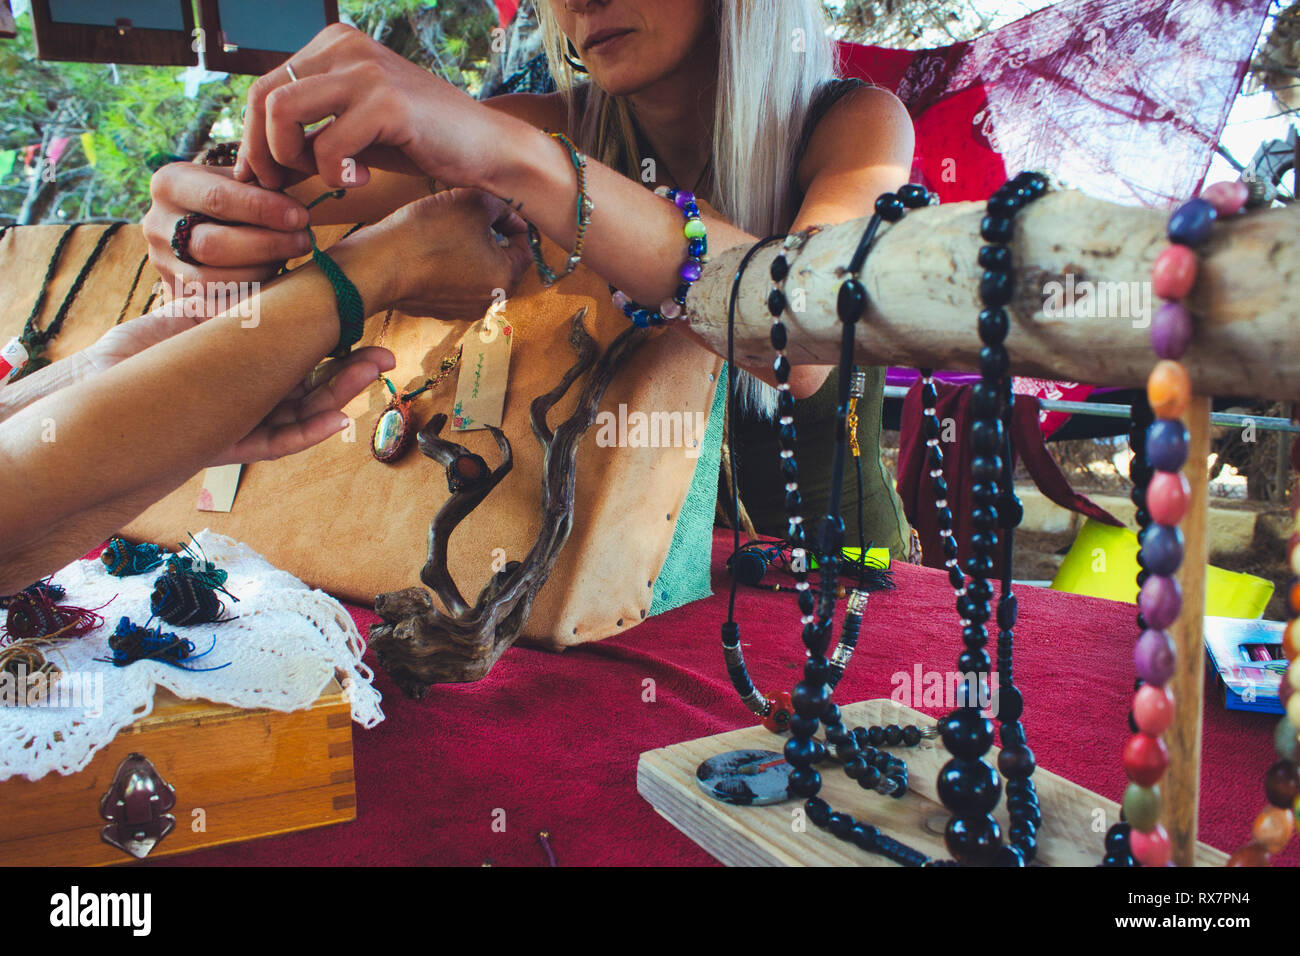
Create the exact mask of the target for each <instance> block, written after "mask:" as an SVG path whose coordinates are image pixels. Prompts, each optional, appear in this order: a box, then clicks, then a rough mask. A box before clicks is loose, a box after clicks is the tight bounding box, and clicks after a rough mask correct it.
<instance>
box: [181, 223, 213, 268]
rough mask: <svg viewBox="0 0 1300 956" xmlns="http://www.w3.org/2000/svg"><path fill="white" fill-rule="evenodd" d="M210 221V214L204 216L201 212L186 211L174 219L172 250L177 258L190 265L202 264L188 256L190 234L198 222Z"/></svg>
mask: <svg viewBox="0 0 1300 956" xmlns="http://www.w3.org/2000/svg"><path fill="white" fill-rule="evenodd" d="M212 221H213V220H212V217H211V216H205V215H203V213H201V212H190V213H186V214H185V215H184V216H181V218H180V219H177V220H176V228H174V229H173V230H172V252H174V253H176V258H177V259H179V260H181V262H185V263H188V264H189V265H192V266H197V265H202V263H200V262H198V261H197V260H195V259H194V258H193V257H191V256H190V236H191V235H192V234H193V232H194V227H195V226H197V225H198V224H199V223H202V222H212Z"/></svg>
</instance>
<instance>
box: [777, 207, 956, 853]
mask: <svg viewBox="0 0 1300 956" xmlns="http://www.w3.org/2000/svg"><path fill="white" fill-rule="evenodd" d="M928 204H929V195H928V194H927V193H926V192H925V190H924V189H922V188H921V187H920V186H915V185H912V184H909V185H907V186H904V187H903V188H902V189H900V190H899V193H898V195H894V194H892V193H886V194H885V195H883V196H881V197H880V198H879V199H877V200H876V206H875V208H876V212H875V215H873V216H872V218H871V221H870V222H869V223H868V225H867V228H866V230H865V231H864V233H863V235H862V239H861V241H860V242H859V244H858V249H857V251H856V252H855V254H854V257H853V260H852V262H851V263H850V266H849V269H848V272H849V277H848V278H847V279H846V280H845V282H844V283H843V285H841V287H840V292H839V296H838V299H837V302H836V313H837V315H838V316H839V319H840V323H841V329H842V335H841V340H840V380H839V394H838V404H837V409H836V418H837V426H838V427H837V432H836V444H835V454H834V462H835V464H834V465H833V466H832V471H831V490H830V496H829V498H830V500H829V503H828V507H827V514H826V516H825V517H824V518H823V519H822V522H821V525H820V527H819V529H818V534H817V540H816V542H815V550H816V552H817V558H818V561H819V570H820V572H821V578H822V588H821V594H820V600H819V601H817V602H815V603H814V599H813V597H812V594H811V592H810V591H809V590H808V589H807V588H803V589H800V593H799V610H800V614H801V617H800V621H801V623H802V625H803V633H802V638H803V643H804V646H805V648H806V649H807V651H808V659H807V661H806V662H805V664H804V679H803V680H802V681H800V682H799V683H798V684H796V685H795V688H794V692H793V693H792V694H791V703H792V705H793V708H794V712H795V713H794V716H793V717H791V718H790V734H791V736H790V739H789V740H788V741H787V742H786V745H785V758H786V761H787V762H788V763H789V764H790V765H791V766H792V767H793V768H794V769H793V771H792V772H791V774H790V778H789V784H788V793H789V794H790V795H791V796H794V797H801V798H804V800H805V804H804V807H805V810H806V812H807V814H808V818H809V819H810V820H812V821H813V823H814V824H816V825H817V826H819V827H823V828H826V829H829V830H830V832H831V833H832V834H833V835H835V836H836V837H838V838H839V839H841V840H845V841H846V842H851V843H853V844H854V845H855V846H857V847H859V848H861V849H863V850H866V851H867V852H870V853H878V854H881V855H883V856H885V857H886V858H888V859H890V860H893V861H894V862H896V863H899V864H902V865H904V866H924V865H928V864H931V863H932V862H933V861H931V860H930V859H929V858H928V857H927V856H926V855H925V854H923V853H921V852H920V851H918V850H915V849H913V848H911V847H909V846H906V845H905V844H903V843H900V842H899V841H897V840H894V839H893V838H891V837H888V836H886V835H884V834H882V833H881V832H880V831H879V830H878V829H877V828H876V827H874V826H871V825H870V824H865V823H860V822H858V821H856V820H854V819H853V817H852V816H850V815H849V814H846V813H838V812H835V811H833V810H832V809H831V807H830V805H829V804H828V803H827V802H826V801H825V800H823V799H821V798H820V797H818V796H817V794H818V792H819V791H820V790H821V782H822V781H821V774H820V773H819V772H818V771H817V770H816V769H815V766H814V765H815V764H817V763H820V762H821V761H822V760H823V759H824V758H825V757H826V754H827V748H826V746H825V745H823V744H822V742H821V741H819V740H817V739H816V738H815V737H814V736H813V735H814V734H815V733H816V731H817V726H818V722H819V721H821V722H824V723H825V725H826V739H827V741H828V742H829V743H830V745H831V747H832V748H833V750H834V754H835V756H836V757H837V758H840V759H842V760H844V769H845V772H846V773H847V774H848V776H849V777H850V778H852V779H855V780H857V781H858V783H859V785H860V786H862V787H863V788H865V789H875V790H877V791H879V792H882V793H886V794H888V795H890V796H893V797H901V796H902V795H903V794H904V793H906V792H907V772H906V765H905V764H903V763H902V761H901V760H899V759H898V758H895V757H893V756H892V755H889V754H884V753H879V752H877V751H875V750H874V748H873V746H872V740H873V734H872V731H871V730H863V729H862V728H857V729H855V730H853V731H848V730H846V729H845V727H844V722H843V719H842V717H841V715H840V710H839V707H838V705H836V704H835V703H834V702H833V700H832V699H831V697H832V688H831V682H832V679H833V675H834V671H835V668H834V667H833V665H832V663H831V661H830V660H828V659H827V657H826V648H827V645H828V644H829V642H830V631H831V618H832V616H833V614H834V605H835V596H836V589H835V584H836V580H837V576H838V569H839V563H840V553H841V548H842V545H843V538H844V522H843V519H842V517H841V516H840V508H839V503H840V495H841V490H842V485H843V466H844V455H845V450H846V446H847V436H846V433H845V423H846V419H847V417H848V408H849V390H850V378H851V372H852V368H853V340H854V333H855V327H856V324H857V322H858V321H859V320H860V319H861V317H862V313H863V311H864V310H865V307H866V291H865V289H864V288H863V286H862V283H861V282H860V281H859V280H858V273H859V272H860V270H861V268H862V264H863V262H864V261H865V259H866V254H867V252H868V250H869V249H870V247H871V244H872V242H873V241H874V238H875V234H876V232H877V230H878V229H879V227H880V222H881V220H882V219H884V220H886V221H889V222H895V221H897V220H898V219H900V218H902V216H903V213H904V210H905V209H906V208H918V207H920V206H924V205H928ZM800 244H802V243H800ZM787 248H789V246H787ZM788 266H789V263H788V262H787V261H786V258H785V256H784V254H783V255H779V256H777V257H776V258H775V259H774V260H773V262H772V267H771V275H772V279H773V282H774V283H780V282H783V281H784V279H785V276H786V275H787V274H788V272H789V269H788ZM785 304H786V303H785V296H784V293H783V292H782V291H781V290H780V289H779V288H774V289H773V291H772V293H771V294H770V295H769V298H768V310H769V312H771V313H772V316H773V323H772V345H773V347H774V348H775V349H776V351H777V358H776V360H775V362H774V363H773V371H774V373H775V375H776V379H777V383H778V384H777V388H778V391H779V397H778V411H780V412H781V414H782V418H781V421H780V433H779V437H780V444H781V459H782V471H783V473H784V474H786V478H787V482H789V483H790V484H795V481H796V476H797V473H798V472H797V468H796V466H795V464H794V445H795V433H794V426H793V418H792V416H791V415H790V410H793V407H794V402H793V398H792V397H791V396H790V391H789V384H788V379H789V375H790V363H789V360H788V359H787V358H786V356H785V354H784V349H785V344H786V340H787V334H786V329H785V325H784V323H783V322H782V321H781V315H782V314H783V312H784V311H785ZM787 468H788V471H787ZM800 505H801V502H800V499H799V496H798V489H797V486H796V487H795V488H791V487H790V486H789V485H787V496H786V509H787V513H788V514H789V516H790V526H789V537H790V538H791V543H792V544H793V545H794V546H795V547H796V548H802V547H803V546H804V545H805V543H806V540H807V535H806V533H805V531H804V529H803V519H802V515H801V514H800ZM814 609H815V610H816V612H817V613H816V614H815V615H814V614H813V611H814ZM860 612H861V607H860V606H855V604H854V602H853V600H851V601H850V606H849V613H850V615H851V618H846V624H848V623H849V621H850V620H852V619H856V620H852V623H851V624H850V629H851V630H852V631H853V632H854V639H856V630H857V626H858V624H859V623H860ZM873 729H875V730H877V732H878V735H877V736H876V737H875V739H879V740H882V742H883V741H887V740H889V739H891V738H892V739H897V740H899V741H900V742H904V741H905V740H906V741H907V742H915V743H919V742H920V739H921V731H920V730H919V728H908V729H907V730H906V731H904V730H902V729H901V728H899V729H897V730H896V732H891V729H882V728H873Z"/></svg>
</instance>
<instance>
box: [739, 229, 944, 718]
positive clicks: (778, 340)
mask: <svg viewBox="0 0 1300 956" xmlns="http://www.w3.org/2000/svg"><path fill="white" fill-rule="evenodd" d="M819 229H820V227H819V226H813V227H810V228H809V229H807V230H804V231H803V232H801V233H797V234H794V235H792V236H782V235H781V234H777V235H773V236H768V237H767V238H765V239H760V240H759V241H758V242H756V243H754V245H752V246H751V247H750V248H749V250H748V251H747V252H746V253H745V255H744V257H743V258H741V260H740V264H739V265H738V266H737V267H736V273H735V275H734V276H733V278H732V282H731V295H730V297H729V298H728V302H727V401H728V409H729V414H730V415H731V420H732V421H733V422H734V421H736V414H737V412H736V387H735V368H736V344H735V331H736V299H737V297H738V296H739V292H740V281H741V279H742V278H743V277H744V274H745V268H746V267H747V266H748V265H749V262H750V260H751V259H752V258H753V257H754V255H755V254H756V253H757V252H758V251H759V250H760V249H762V248H763V247H764V246H767V245H770V244H771V243H773V242H776V241H778V240H779V241H782V244H783V247H784V248H785V249H786V250H790V249H794V248H798V247H800V246H802V245H803V243H804V242H805V241H807V239H808V237H809V236H811V235H813V234H814V233H815V232H817V231H818V230H819ZM777 262H779V263H780V265H777V264H776V263H777ZM778 273H779V278H777V276H778ZM788 274H789V260H788V259H787V258H786V257H785V254H784V253H782V254H781V255H780V256H778V257H777V258H776V260H774V261H773V269H772V272H771V275H772V277H773V281H774V283H776V284H775V285H774V287H773V289H772V291H771V292H770V293H769V295H768V300H767V304H768V309H769V311H771V310H772V309H773V308H775V309H776V311H775V312H774V313H773V315H774V323H773V331H772V333H771V340H772V345H773V347H774V348H775V349H776V350H777V354H778V358H777V363H778V364H780V363H781V362H782V361H783V360H784V362H785V365H784V367H785V369H786V371H785V375H786V376H787V377H788V376H789V361H788V359H786V357H785V354H784V350H785V344H786V340H787V335H786V330H785V325H784V323H782V322H781V321H780V316H781V314H782V313H783V312H784V311H785V308H786V299H785V294H784V291H783V290H782V288H781V286H780V283H783V282H784V280H785V277H786V276H787V275H788ZM781 381H782V386H783V387H779V388H778V397H777V414H778V416H779V417H778V423H779V425H780V427H781V429H782V433H783V434H785V432H786V431H787V430H788V432H789V435H790V441H791V442H792V443H793V438H794V418H793V412H794V398H793V397H792V396H791V395H790V390H789V385H788V384H785V381H784V379H782V380H781ZM727 447H728V453H729V458H730V462H731V464H730V469H731V498H732V500H731V527H732V553H733V555H734V554H736V553H738V552H739V551H740V520H739V511H740V508H739V503H738V496H739V490H738V489H739V485H738V484H737V480H736V449H735V429H734V428H732V429H728V432H727ZM785 451H786V449H785V448H784V447H783V449H782V459H781V474H782V476H783V477H784V478H785V480H786V506H787V508H789V507H790V506H791V504H792V503H793V504H794V506H795V508H796V509H797V508H798V506H799V503H800V498H799V488H798V483H797V479H798V468H797V465H796V464H795V461H794V454H793V450H790V454H789V455H786V454H785ZM860 506H861V502H860V501H859V507H860ZM801 522H802V518H798V517H797V513H796V518H792V524H791V527H795V526H798V525H800V524H801ZM794 538H795V536H794V535H793V534H789V535H787V540H788V541H790V542H791V543H792V544H793V548H792V551H791V556H790V561H789V567H790V569H791V571H792V572H793V573H794V575H795V578H796V585H795V591H797V592H798V594H799V606H800V608H801V610H802V609H803V608H805V607H806V608H807V610H806V611H804V612H803V613H804V616H805V617H807V616H809V615H811V613H812V608H813V605H814V601H815V600H816V599H815V597H814V596H813V593H812V590H811V586H810V585H809V583H808V560H807V551H806V549H805V548H804V546H803V544H804V542H803V538H802V529H800V535H799V538H798V540H797V541H796V540H794ZM864 550H865V546H864ZM737 584H738V578H737V575H736V574H734V573H733V574H732V578H731V595H730V599H729V601H728V605H727V620H726V621H725V622H724V623H723V625H722V654H723V661H724V662H725V664H726V668H727V675H728V677H729V678H730V679H731V684H732V686H733V687H734V688H735V689H736V693H737V694H738V695H739V696H740V700H741V702H742V703H743V704H744V705H745V706H746V707H747V708H749V710H750V711H751V712H752V713H753V714H754V715H755V716H757V717H758V718H759V719H760V720H761V721H762V724H763V726H764V727H766V728H767V729H768V730H770V731H772V732H773V733H777V734H782V733H785V731H786V730H787V729H788V727H789V722H790V715H791V705H790V695H789V694H788V693H786V692H784V691H782V692H779V693H777V694H776V695H775V696H773V697H768V696H766V695H765V694H763V693H761V692H760V691H759V690H758V689H757V687H755V685H754V682H753V680H752V679H751V677H750V676H749V669H748V667H747V666H746V664H745V655H744V651H742V650H741V647H740V625H739V623H737V621H736V590H737ZM834 586H835V588H836V591H837V592H838V579H836V580H835V582H834ZM854 602H856V604H854ZM865 603H866V592H865V591H857V590H855V591H852V592H851V595H850V604H851V607H852V606H856V607H857V608H858V610H857V611H856V613H851V614H846V616H845V627H844V630H843V632H842V638H841V640H840V643H839V644H837V645H836V647H835V652H834V653H833V654H832V655H831V668H832V670H831V678H830V684H831V686H832V687H834V686H835V685H836V684H837V683H838V682H839V679H840V678H841V677H842V676H843V674H844V670H845V668H846V667H847V666H848V663H849V659H850V658H851V657H852V656H853V650H854V648H855V647H856V646H857V642H858V632H859V627H860V624H861V607H862V606H864V605H865ZM850 617H852V621H853V624H852V626H851V627H850V624H849V622H850ZM888 729H889V728H883V727H872V728H869V730H870V731H872V732H875V731H878V732H879V733H878V734H876V736H877V737H879V738H880V739H884V736H883V735H884V733H885V731H886V730H888ZM893 729H894V730H896V731H898V736H899V738H900V739H901V735H902V733H903V728H893ZM907 729H908V730H914V731H915V732H916V733H917V734H922V733H923V732H922V731H921V730H920V728H914V727H913V728H907ZM890 736H891V737H892V736H894V735H893V734H891V735H890ZM909 736H910V735H909ZM917 739H918V740H919V739H920V738H919V737H918V738H917Z"/></svg>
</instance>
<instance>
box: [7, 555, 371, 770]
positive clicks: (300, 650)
mask: <svg viewBox="0 0 1300 956" xmlns="http://www.w3.org/2000/svg"><path fill="white" fill-rule="evenodd" d="M196 540H197V541H198V543H199V544H200V545H201V546H202V548H203V551H204V553H205V554H206V555H207V558H208V560H209V561H212V562H213V563H214V564H216V566H217V567H218V568H221V569H223V570H224V571H226V573H227V574H228V575H229V577H228V578H227V581H226V588H227V589H228V590H229V591H230V593H231V594H233V595H234V596H235V597H237V598H239V601H238V603H236V602H233V601H231V600H230V599H229V598H227V597H225V596H224V595H221V597H222V600H223V602H224V603H225V604H226V608H227V616H235V617H236V619H235V620H233V621H229V622H226V623H223V624H201V625H196V626H193V627H173V626H172V625H170V624H165V623H164V624H163V625H162V627H163V630H164V631H174V632H175V633H176V634H177V635H179V636H180V637H184V638H188V639H189V640H190V641H193V642H194V646H195V654H200V653H202V652H203V651H206V650H207V649H208V648H209V647H212V650H211V652H210V653H208V654H207V655H206V656H205V657H201V658H198V659H197V660H194V661H193V662H192V664H190V666H192V667H195V668H199V667H217V666H218V665H221V664H225V663H226V662H227V661H229V662H230V666H229V667H223V668H221V669H220V670H211V671H186V670H181V669H179V668H177V667H173V666H171V665H169V664H164V663H161V662H158V661H137V662H136V663H134V664H130V665H128V666H126V667H116V666H114V665H113V664H110V663H104V662H102V661H98V660H96V658H109V657H111V656H112V652H111V651H110V650H109V647H108V636H109V635H110V634H111V633H112V632H113V630H114V628H116V627H117V623H118V621H119V620H120V619H121V618H122V617H124V616H125V617H129V618H130V619H131V621H132V622H133V623H135V624H138V625H141V626H143V625H144V624H145V622H146V621H147V620H148V619H149V613H150V612H149V596H150V594H151V593H152V591H153V582H154V579H155V578H156V577H157V576H158V573H159V571H151V572H148V573H145V574H140V575H135V576H133V577H126V578H115V577H113V576H112V575H110V574H109V573H108V572H107V571H106V570H105V569H104V565H103V564H102V563H101V562H100V561H98V560H94V561H75V562H73V563H72V564H70V565H68V566H67V567H66V568H64V569H63V570H61V571H59V572H58V573H57V574H55V575H54V582H55V583H56V584H60V585H62V586H63V587H64V589H65V590H66V591H67V597H66V598H64V599H63V600H64V602H66V603H68V604H73V605H76V606H77V607H83V608H99V606H100V605H106V606H105V607H102V608H100V609H99V613H100V614H102V615H103V617H104V626H103V627H101V628H99V629H97V630H95V631H92V632H90V633H89V634H86V635H85V636H84V637H81V638H77V639H75V640H71V641H68V642H66V643H63V644H61V645H59V647H58V648H57V649H54V650H47V651H46V656H47V659H49V660H50V661H51V662H52V663H54V664H55V665H56V666H57V667H58V668H59V669H60V670H62V671H64V673H65V675H66V676H65V678H63V680H68V679H69V678H71V681H70V683H69V684H68V685H67V686H68V688H70V689H80V690H81V691H82V694H81V695H80V696H79V697H77V698H75V700H74V706H50V705H46V704H42V705H39V706H13V705H12V704H13V698H12V695H11V696H10V698H9V699H7V700H3V701H2V703H3V704H4V706H0V780H7V779H8V778H9V777H13V776H18V775H21V776H24V777H26V778H28V779H29V780H37V779H39V778H40V777H43V776H44V775H45V774H47V773H50V772H51V771H56V770H57V771H58V772H59V773H64V774H70V773H76V772H77V771H79V770H82V769H84V768H85V767H86V765H87V764H89V763H90V761H91V758H93V757H94V755H95V753H96V752H97V751H98V750H99V749H100V748H102V747H104V746H105V745H107V744H108V743H109V742H110V741H112V739H113V738H114V737H115V736H117V733H118V731H120V730H121V729H122V728H123V727H126V726H129V725H130V724H131V723H133V722H134V721H136V720H137V719H139V718H140V717H143V716H144V715H146V714H148V713H150V712H151V711H152V710H153V696H154V689H155V688H156V687H166V688H167V689H168V690H170V691H171V692H172V693H174V694H176V696H177V697H181V698H184V699H196V698H201V699H203V700H210V701H213V702H216V703H221V704H229V705H231V706H233V707H242V708H258V707H264V708H268V709H270V710H278V711H292V710H303V709H305V708H308V707H310V706H311V705H312V704H313V703H315V702H316V700H317V699H318V698H319V697H320V695H321V692H322V691H323V690H324V689H325V687H326V686H327V685H328V684H329V682H330V679H331V678H337V679H338V681H339V683H340V684H341V685H342V687H343V693H344V695H345V696H346V698H347V699H348V701H349V703H350V704H351V707H352V719H353V720H355V721H356V722H357V723H359V724H361V725H362V726H363V727H373V726H375V725H376V724H378V723H379V722H380V721H381V720H383V719H384V714H383V711H382V710H380V709H379V691H377V690H375V688H374V687H373V686H372V685H371V681H372V680H373V678H374V674H373V673H372V672H371V670H370V668H368V667H367V666H366V665H365V664H363V663H362V662H361V655H362V653H363V652H364V651H365V641H364V640H362V637H361V634H360V633H359V632H358V631H357V627H356V624H354V623H353V621H352V617H351V615H349V614H348V612H347V609H346V608H344V607H343V605H341V604H339V602H338V601H336V600H334V598H332V597H330V596H329V595H328V594H325V593H324V592H323V591H313V590H311V589H310V588H308V587H307V585H305V584H303V582H301V581H299V580H298V579H297V578H295V577H294V576H293V575H291V574H288V573H287V572H285V571H281V570H279V569H278V568H276V567H274V566H273V565H271V564H270V563H268V562H267V561H266V559H264V558H263V557H262V556H261V555H259V554H257V553H256V552H255V551H253V550H252V549H251V548H249V547H248V546H246V545H243V544H240V543H239V542H237V541H234V540H233V539H231V538H228V537H226V536H224V535H220V534H214V533H213V532H211V531H207V530H205V531H203V532H202V533H201V534H199V535H197V536H196ZM110 599H112V600H111V603H109V602H110ZM157 623H160V622H158V621H155V622H154V624H157ZM151 627H152V625H151ZM214 637H215V638H216V644H215V646H213V638H214ZM101 678H102V684H101ZM97 686H102V693H99V694H96V693H95V688H96V687H97ZM96 697H98V698H99V700H98V704H99V707H98V708H95V707H94V705H95V703H96V699H95V698H96ZM71 699H72V698H71V695H70V694H68V693H65V695H64V696H63V698H62V700H51V702H50V703H51V704H59V703H64V704H66V703H68V702H69V701H70V700H71ZM96 709H97V710H99V711H100V712H99V713H95V710H96Z"/></svg>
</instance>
